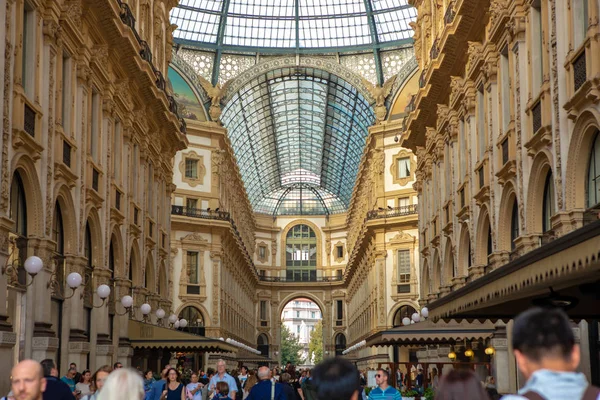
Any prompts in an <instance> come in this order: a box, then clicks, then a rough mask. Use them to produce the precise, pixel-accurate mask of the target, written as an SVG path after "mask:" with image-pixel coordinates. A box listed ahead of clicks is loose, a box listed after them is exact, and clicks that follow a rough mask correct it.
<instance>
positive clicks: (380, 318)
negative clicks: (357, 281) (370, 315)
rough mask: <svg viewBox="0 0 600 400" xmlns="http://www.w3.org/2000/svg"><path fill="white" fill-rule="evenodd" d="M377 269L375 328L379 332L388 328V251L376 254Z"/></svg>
mask: <svg viewBox="0 0 600 400" xmlns="http://www.w3.org/2000/svg"><path fill="white" fill-rule="evenodd" d="M375 257H376V259H375V268H376V273H377V275H376V277H377V278H376V279H377V287H378V290H377V310H376V313H377V315H376V316H374V317H375V326H376V327H377V329H378V330H383V329H386V328H387V290H386V289H387V286H388V283H387V280H386V265H385V259H386V258H387V251H385V250H380V251H377V252H376V254H375Z"/></svg>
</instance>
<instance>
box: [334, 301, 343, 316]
mask: <svg viewBox="0 0 600 400" xmlns="http://www.w3.org/2000/svg"><path fill="white" fill-rule="evenodd" d="M335 317H336V318H335V319H337V320H340V319H343V318H344V304H343V303H342V300H336V301H335Z"/></svg>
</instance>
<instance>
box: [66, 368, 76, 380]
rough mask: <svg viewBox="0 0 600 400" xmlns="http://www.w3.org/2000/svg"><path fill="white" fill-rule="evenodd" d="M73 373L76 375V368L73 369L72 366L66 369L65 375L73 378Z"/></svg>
mask: <svg viewBox="0 0 600 400" xmlns="http://www.w3.org/2000/svg"><path fill="white" fill-rule="evenodd" d="M75 375H77V370H76V369H73V368H69V370H68V371H67V375H66V377H67V378H69V379H74V378H75Z"/></svg>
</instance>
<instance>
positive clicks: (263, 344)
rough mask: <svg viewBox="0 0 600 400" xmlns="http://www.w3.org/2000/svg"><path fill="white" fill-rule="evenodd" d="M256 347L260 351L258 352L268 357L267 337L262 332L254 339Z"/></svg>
mask: <svg viewBox="0 0 600 400" xmlns="http://www.w3.org/2000/svg"><path fill="white" fill-rule="evenodd" d="M256 349H257V350H258V351H260V354H261V355H263V356H265V357H268V356H269V338H268V337H267V335H265V334H264V333H261V334H260V335H258V338H257V339H256Z"/></svg>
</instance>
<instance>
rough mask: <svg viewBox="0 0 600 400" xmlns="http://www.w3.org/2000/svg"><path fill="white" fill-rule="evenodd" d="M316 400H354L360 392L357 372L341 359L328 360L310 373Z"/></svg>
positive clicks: (350, 364)
mask: <svg viewBox="0 0 600 400" xmlns="http://www.w3.org/2000/svg"><path fill="white" fill-rule="evenodd" d="M312 381H313V384H314V387H315V390H316V394H317V399H318V400H326V399H328V400H348V399H350V400H356V399H358V393H359V390H360V376H359V374H358V370H357V369H356V367H355V366H354V364H352V363H351V362H350V361H348V360H345V359H343V358H339V357H335V358H329V359H327V360H325V361H323V362H321V363H320V364H319V365H317V366H316V367H315V368H314V370H313V371H312Z"/></svg>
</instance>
